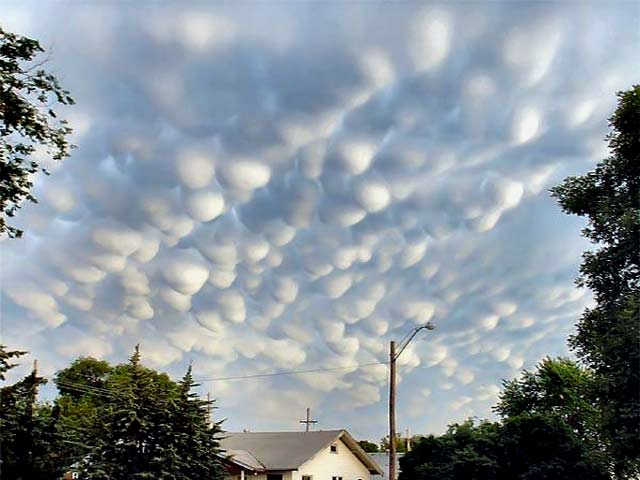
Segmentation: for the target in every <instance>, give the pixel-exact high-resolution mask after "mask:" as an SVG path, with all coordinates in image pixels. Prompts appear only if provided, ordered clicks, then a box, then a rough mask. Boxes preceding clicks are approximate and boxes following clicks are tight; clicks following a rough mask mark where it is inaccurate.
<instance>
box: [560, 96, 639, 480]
mask: <svg viewBox="0 0 640 480" xmlns="http://www.w3.org/2000/svg"><path fill="white" fill-rule="evenodd" d="M618 98H619V102H618V108H617V110H616V111H615V113H614V114H613V116H612V117H611V119H610V126H611V129H612V130H611V133H610V134H609V135H608V137H607V140H608V142H609V149H610V152H611V154H610V156H609V157H608V158H607V159H605V160H603V161H602V162H601V163H599V164H598V165H597V166H596V168H595V170H593V171H591V172H589V173H587V174H585V175H581V176H576V177H569V178H567V179H565V180H564V182H563V183H562V184H561V185H559V186H557V187H555V188H553V189H552V190H551V192H552V194H553V196H555V197H556V198H557V199H558V202H559V204H560V206H561V207H562V209H563V210H564V211H565V212H566V213H569V214H574V215H580V216H585V217H586V218H587V219H588V225H587V227H586V228H584V229H583V232H582V233H583V235H584V236H585V237H587V238H588V239H590V240H591V241H592V242H593V243H594V244H596V246H597V248H596V249H595V250H593V251H588V252H585V253H584V254H583V262H582V265H581V267H580V276H579V278H578V279H577V283H578V285H580V286H586V287H588V288H590V289H591V291H592V292H593V295H594V298H595V300H596V306H595V307H594V308H590V309H587V310H586V311H585V312H584V314H583V315H582V317H581V319H580V321H579V322H578V325H577V332H576V334H575V335H573V336H572V337H571V338H570V340H569V343H570V345H571V347H572V348H573V350H574V351H575V352H576V354H577V355H578V357H579V358H580V360H581V361H583V362H584V363H585V364H586V365H587V366H589V367H590V368H591V369H592V370H593V371H594V373H595V375H596V377H597V382H596V395H597V398H598V399H599V407H600V409H601V412H602V417H601V418H602V423H601V430H602V434H603V436H604V438H605V439H606V442H607V445H608V449H609V451H610V453H611V455H612V457H613V458H614V460H615V469H616V472H617V475H618V476H619V477H620V478H625V477H627V476H632V475H634V474H638V473H640V394H639V392H640V342H639V341H638V338H640V300H639V298H640V86H639V85H636V86H634V87H633V88H631V89H630V90H628V91H626V92H620V93H619V94H618Z"/></svg>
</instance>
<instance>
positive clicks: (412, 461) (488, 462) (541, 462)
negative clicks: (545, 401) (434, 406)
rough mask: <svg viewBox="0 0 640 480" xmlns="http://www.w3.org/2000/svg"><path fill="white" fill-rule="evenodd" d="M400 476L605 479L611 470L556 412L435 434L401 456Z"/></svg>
mask: <svg viewBox="0 0 640 480" xmlns="http://www.w3.org/2000/svg"><path fill="white" fill-rule="evenodd" d="M400 468H401V471H402V473H401V475H400V480H409V479H411V480H468V479H473V480H529V479H531V480H533V479H535V480H564V479H567V478H580V479H582V480H605V479H608V478H609V476H608V473H607V471H606V469H604V468H603V467H602V466H601V465H600V464H599V463H598V462H596V461H594V460H593V459H592V458H591V456H590V452H589V450H588V449H585V447H584V443H583V442H582V441H581V440H580V439H579V438H578V436H577V435H576V434H575V433H574V432H573V431H572V430H571V428H569V427H568V426H567V425H566V424H565V423H564V422H563V421H562V420H561V419H560V418H558V417H557V416H555V415H546V414H528V415H519V416H516V417H513V418H507V419H506V420H504V421H503V422H501V423H489V422H481V423H479V424H476V423H474V422H473V421H472V420H469V421H467V422H465V423H463V424H456V425H452V426H450V427H449V429H448V431H447V432H446V433H445V434H444V435H441V436H433V435H430V436H428V437H424V438H422V439H421V440H420V441H419V442H417V443H416V444H415V445H414V448H413V450H412V451H411V452H408V453H406V454H405V455H404V456H403V457H402V458H401V459H400Z"/></svg>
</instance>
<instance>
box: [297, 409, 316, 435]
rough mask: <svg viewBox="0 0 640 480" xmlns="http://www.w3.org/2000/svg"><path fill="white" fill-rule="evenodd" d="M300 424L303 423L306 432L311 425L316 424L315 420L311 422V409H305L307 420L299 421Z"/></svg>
mask: <svg viewBox="0 0 640 480" xmlns="http://www.w3.org/2000/svg"><path fill="white" fill-rule="evenodd" d="M300 423H304V424H305V425H306V430H305V431H306V432H308V431H309V427H310V426H311V425H313V424H314V423H318V421H317V420H311V409H310V408H308V407H307V419H306V420H300Z"/></svg>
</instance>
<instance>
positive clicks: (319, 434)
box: [221, 430, 380, 473]
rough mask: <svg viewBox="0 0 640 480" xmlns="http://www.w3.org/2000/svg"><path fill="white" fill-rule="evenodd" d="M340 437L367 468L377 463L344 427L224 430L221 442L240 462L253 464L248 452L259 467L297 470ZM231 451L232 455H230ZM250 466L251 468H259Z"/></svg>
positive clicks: (373, 466)
mask: <svg viewBox="0 0 640 480" xmlns="http://www.w3.org/2000/svg"><path fill="white" fill-rule="evenodd" d="M338 439H341V440H342V441H343V442H344V443H345V444H346V445H347V447H349V449H350V450H351V451H352V452H353V453H354V454H355V455H356V457H357V458H358V459H359V460H360V461H361V462H362V463H363V464H364V465H365V466H366V467H367V468H368V469H369V471H371V472H372V473H377V472H378V471H380V467H379V466H378V465H377V464H376V463H375V462H374V461H373V460H372V459H371V458H370V457H369V456H368V455H367V454H366V453H364V451H363V450H362V449H361V448H360V446H359V445H358V442H356V441H355V440H354V439H353V437H351V435H349V434H348V433H347V432H346V431H345V430H319V431H315V432H242V433H232V432H228V433H226V437H225V438H223V439H222V441H221V446H222V448H223V449H224V450H225V451H226V454H227V456H228V457H231V458H232V460H233V461H236V459H237V461H238V462H239V463H241V464H244V466H250V465H256V467H257V465H258V464H257V463H255V464H254V463H253V462H248V461H247V459H248V458H249V457H248V456H250V457H252V458H253V459H255V460H257V462H258V463H259V464H260V465H262V467H263V469H262V471H268V470H273V471H286V470H297V469H298V468H299V467H301V466H302V465H303V464H305V463H306V462H307V461H308V460H309V459H311V458H312V457H314V456H315V455H316V454H317V453H318V452H319V451H321V450H323V449H324V448H328V446H329V445H330V444H331V443H333V442H335V441H336V440H338ZM234 453H235V458H234ZM256 467H252V468H253V469H254V471H260V470H259V469H258V468H256Z"/></svg>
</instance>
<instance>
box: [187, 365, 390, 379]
mask: <svg viewBox="0 0 640 480" xmlns="http://www.w3.org/2000/svg"><path fill="white" fill-rule="evenodd" d="M388 364H389V362H372V363H361V364H359V365H347V366H344V367H331V368H313V369H309V370H287V371H283V372H272V373H256V374H253V375H237V376H232V377H214V378H198V377H196V378H194V380H196V381H198V382H222V381H227V380H248V379H252V378H264V377H277V376H282V375H302V374H306V373H319V372H334V371H337V370H349V369H352V368H355V369H359V368H364V367H373V366H375V365H388Z"/></svg>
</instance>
